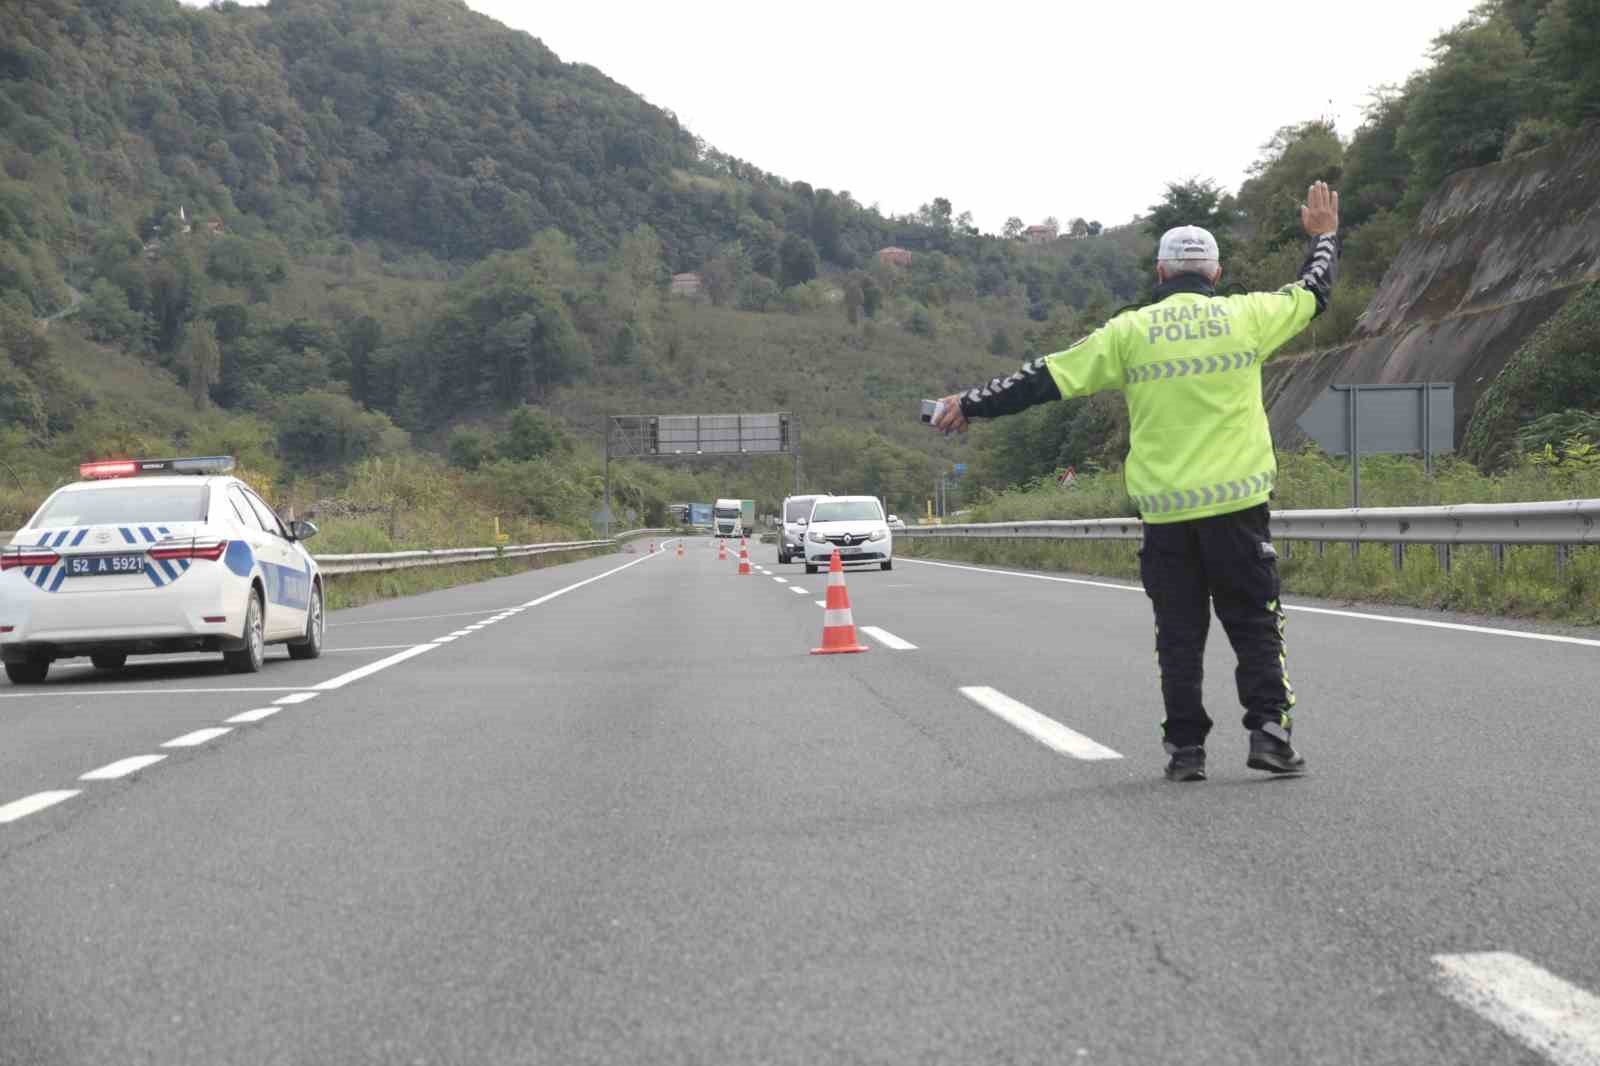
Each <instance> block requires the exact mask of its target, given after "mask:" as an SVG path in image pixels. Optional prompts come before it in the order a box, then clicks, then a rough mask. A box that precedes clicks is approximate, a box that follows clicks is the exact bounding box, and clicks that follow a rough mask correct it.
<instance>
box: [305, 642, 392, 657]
mask: <svg viewBox="0 0 1600 1066" xmlns="http://www.w3.org/2000/svg"><path fill="white" fill-rule="evenodd" d="M409 647H411V645H409V644H368V645H366V646H365V647H362V648H323V649H322V654H324V655H333V654H336V653H338V652H348V651H393V650H394V649H395V648H409Z"/></svg>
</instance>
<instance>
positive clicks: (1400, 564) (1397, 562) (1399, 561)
mask: <svg viewBox="0 0 1600 1066" xmlns="http://www.w3.org/2000/svg"><path fill="white" fill-rule="evenodd" d="M1405 565H1406V546H1405V544H1404V543H1403V542H1401V541H1398V540H1397V541H1395V542H1394V572H1395V573H1397V574H1398V573H1399V572H1400V571H1401V570H1403V569H1405Z"/></svg>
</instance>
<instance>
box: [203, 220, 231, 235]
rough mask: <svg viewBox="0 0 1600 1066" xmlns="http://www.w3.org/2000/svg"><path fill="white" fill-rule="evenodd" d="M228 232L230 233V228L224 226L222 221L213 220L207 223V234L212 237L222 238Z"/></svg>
mask: <svg viewBox="0 0 1600 1066" xmlns="http://www.w3.org/2000/svg"><path fill="white" fill-rule="evenodd" d="M226 232H228V227H226V226H224V225H223V224H222V219H220V218H213V219H208V220H207V221H206V233H208V234H210V235H211V236H213V237H216V236H220V235H221V234H224V233H226Z"/></svg>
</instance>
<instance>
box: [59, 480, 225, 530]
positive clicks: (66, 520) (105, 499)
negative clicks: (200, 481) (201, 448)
mask: <svg viewBox="0 0 1600 1066" xmlns="http://www.w3.org/2000/svg"><path fill="white" fill-rule="evenodd" d="M205 520H206V487H205V486H204V485H127V486H123V485H118V486H117V487H115V488H111V487H109V486H107V487H105V488H100V487H96V488H92V489H71V490H69V491H67V492H62V493H59V494H57V495H56V497H55V498H54V499H53V500H51V501H50V502H49V503H47V504H45V505H44V509H43V510H41V511H40V512H39V513H38V515H36V516H35V517H34V519H33V522H32V527H33V528H34V529H65V528H66V527H68V526H119V525H125V524H127V523H129V522H142V523H150V522H204V521H205Z"/></svg>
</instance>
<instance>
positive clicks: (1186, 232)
mask: <svg viewBox="0 0 1600 1066" xmlns="http://www.w3.org/2000/svg"><path fill="white" fill-rule="evenodd" d="M1156 258H1157V259H1216V258H1217V239H1216V238H1215V237H1213V236H1212V235H1211V234H1210V233H1209V232H1207V231H1206V230H1203V229H1201V228H1200V227H1199V226H1174V227H1173V228H1172V229H1169V230H1167V232H1165V233H1163V234H1162V235H1161V246H1160V248H1159V249H1158V250H1157V252H1156Z"/></svg>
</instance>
